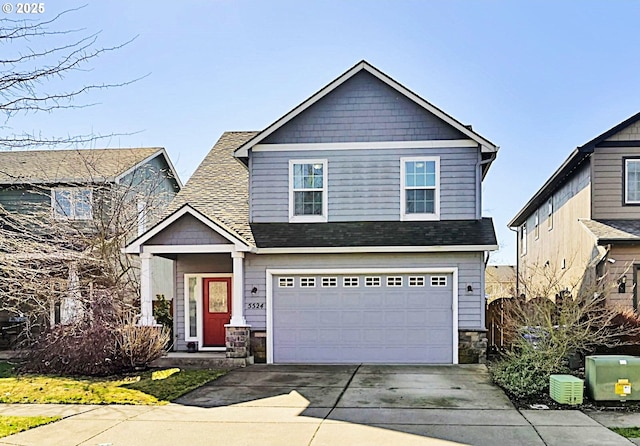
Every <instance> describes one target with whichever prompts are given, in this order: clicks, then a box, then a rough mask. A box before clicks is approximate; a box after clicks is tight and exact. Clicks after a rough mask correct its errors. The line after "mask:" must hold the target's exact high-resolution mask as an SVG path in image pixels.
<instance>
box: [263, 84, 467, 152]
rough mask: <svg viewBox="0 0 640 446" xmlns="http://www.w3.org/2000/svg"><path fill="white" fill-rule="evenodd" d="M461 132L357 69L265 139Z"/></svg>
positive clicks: (394, 137)
mask: <svg viewBox="0 0 640 446" xmlns="http://www.w3.org/2000/svg"><path fill="white" fill-rule="evenodd" d="M461 138H465V136H464V135H463V134H462V133H461V132H460V131H458V130H456V129H455V128H453V127H451V126H450V125H448V124H447V123H445V122H444V121H442V120H441V119H440V118H437V117H436V116H434V115H432V114H431V113H429V112H428V111H426V110H424V109H423V108H422V107H420V106H419V105H417V104H416V103H415V102H413V101H411V100H410V99H408V98H407V97H405V96H404V95H402V94H400V93H398V92H397V91H396V90H394V89H393V88H391V87H389V86H388V85H386V84H385V83H383V82H382V81H380V80H378V79H377V78H376V77H375V76H373V75H371V74H369V73H367V72H361V73H358V74H356V75H355V76H353V77H352V78H351V79H349V80H347V81H346V82H344V83H343V84H342V85H340V86H339V87H337V88H336V89H335V90H333V91H332V92H331V93H329V94H328V95H327V96H325V97H323V98H322V99H320V100H319V101H318V102H316V103H315V104H314V105H313V106H311V107H309V108H308V109H307V110H305V111H304V112H302V113H301V114H299V115H298V116H296V117H295V118H294V119H293V120H292V121H290V122H288V123H287V124H286V125H284V126H283V127H281V128H280V129H278V130H277V131H276V132H274V133H273V134H271V135H270V136H269V137H268V138H267V139H265V141H264V143H266V144H269V143H280V144H284V143H287V144H293V143H322V142H356V141H367V142H371V141H415V140H431V139H461Z"/></svg>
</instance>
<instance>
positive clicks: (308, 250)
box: [255, 245, 499, 254]
mask: <svg viewBox="0 0 640 446" xmlns="http://www.w3.org/2000/svg"><path fill="white" fill-rule="evenodd" d="M498 248H499V246H498V245H457V246H451V245H444V246H355V247H295V248H257V249H256V250H255V253H256V254H348V253H364V252H478V251H497V250H498Z"/></svg>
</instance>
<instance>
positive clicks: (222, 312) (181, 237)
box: [126, 206, 251, 367]
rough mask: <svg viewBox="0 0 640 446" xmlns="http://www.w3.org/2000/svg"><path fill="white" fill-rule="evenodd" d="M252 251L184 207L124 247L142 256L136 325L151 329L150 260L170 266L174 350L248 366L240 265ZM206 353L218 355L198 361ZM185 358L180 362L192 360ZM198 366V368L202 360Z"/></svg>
mask: <svg viewBox="0 0 640 446" xmlns="http://www.w3.org/2000/svg"><path fill="white" fill-rule="evenodd" d="M249 251H250V248H249V246H247V245H246V244H245V243H243V242H242V241H240V240H239V239H238V238H237V237H235V236H234V235H232V234H230V233H229V232H227V231H226V230H224V229H222V228H221V227H220V226H218V225H217V224H216V223H214V222H212V221H211V220H210V219H208V218H207V217H205V216H204V215H202V214H201V213H200V212H198V211H196V210H194V209H192V208H190V207H189V206H184V207H182V208H181V209H180V210H178V211H176V212H175V213H174V214H172V215H171V216H170V217H168V218H167V219H165V220H164V221H163V222H162V223H160V224H159V225H158V226H156V227H155V228H153V229H151V230H150V231H149V232H147V233H146V234H144V235H143V236H141V237H140V238H139V239H137V240H136V241H134V242H133V243H132V244H131V245H129V246H128V247H127V248H126V252H127V253H129V254H136V255H138V256H139V257H140V264H141V266H140V322H139V323H140V324H141V325H155V324H156V320H155V319H154V317H153V294H152V283H153V277H154V273H155V271H154V269H153V267H152V260H153V259H154V258H155V257H163V258H165V259H170V260H172V261H173V279H174V286H173V295H172V296H171V297H170V298H171V299H173V319H174V326H173V329H174V339H173V345H174V349H175V350H176V351H177V352H176V353H180V352H198V353H199V354H200V356H199V358H200V359H202V358H207V359H209V360H211V361H210V362H211V363H212V364H215V362H216V361H217V360H218V359H216V358H218V355H224V357H225V358H227V359H229V360H230V361H228V362H226V364H227V365H226V366H225V367H241V366H244V365H246V363H247V361H249V358H250V356H251V354H250V326H249V325H248V324H247V322H246V319H245V315H244V309H245V284H244V268H245V267H244V262H245V253H246V252H249ZM204 352H207V353H210V354H218V355H215V356H210V357H206V356H202V354H203V353H204ZM189 355H190V357H189V358H190V359H189V360H188V361H187V357H184V358H182V357H181V358H182V359H184V361H183V362H187V363H188V362H189V361H195V360H194V359H192V358H191V356H192V355H193V353H189ZM200 359H198V361H196V363H200V362H202V361H200Z"/></svg>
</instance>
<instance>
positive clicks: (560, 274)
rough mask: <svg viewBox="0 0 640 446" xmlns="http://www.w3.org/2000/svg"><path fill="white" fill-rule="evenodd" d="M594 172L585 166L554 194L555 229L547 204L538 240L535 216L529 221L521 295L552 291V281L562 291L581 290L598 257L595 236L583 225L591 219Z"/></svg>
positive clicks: (541, 215)
mask: <svg viewBox="0 0 640 446" xmlns="http://www.w3.org/2000/svg"><path fill="white" fill-rule="evenodd" d="M590 172H591V171H590V166H589V163H588V162H587V163H584V164H583V165H582V166H581V167H580V168H579V169H578V170H577V171H576V172H575V173H574V174H573V175H572V177H571V178H570V179H569V180H568V181H567V182H565V184H564V185H563V186H562V187H561V188H560V189H559V190H557V191H556V192H555V193H554V195H553V197H552V200H553V216H552V218H553V226H552V229H549V221H548V212H547V202H545V203H544V204H542V206H540V207H539V208H538V210H537V211H538V215H539V228H538V234H539V235H538V238H537V239H536V236H535V231H536V230H535V224H534V222H535V218H534V215H535V213H534V214H531V215H530V216H529V217H528V218H527V252H526V254H524V255H522V252H521V251H520V254H521V257H520V259H519V260H520V270H519V274H520V278H521V284H520V290H519V292H520V293H525V294H527V295H531V294H538V293H540V292H541V291H543V290H546V289H548V288H549V277H553V278H557V279H560V283H559V284H558V286H559V288H565V287H569V288H574V287H576V286H577V287H580V286H581V283H582V277H583V275H584V271H585V268H586V266H587V264H588V263H589V262H590V261H591V260H592V259H593V258H594V256H595V255H596V254H597V252H596V251H595V249H596V248H595V240H594V238H593V236H592V235H591V234H590V233H589V231H587V229H586V228H584V227H583V226H582V224H581V223H580V222H579V219H581V218H590V213H589V205H590V199H591V185H590ZM547 262H548V263H547ZM549 271H553V273H552V274H550V273H549ZM555 292H557V291H554V293H552V294H555Z"/></svg>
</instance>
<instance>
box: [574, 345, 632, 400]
mask: <svg viewBox="0 0 640 446" xmlns="http://www.w3.org/2000/svg"><path fill="white" fill-rule="evenodd" d="M585 378H586V381H587V394H588V395H589V397H590V398H591V399H592V400H594V401H637V400H640V358H638V357H636V356H625V355H596V356H587V357H586V358H585Z"/></svg>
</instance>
